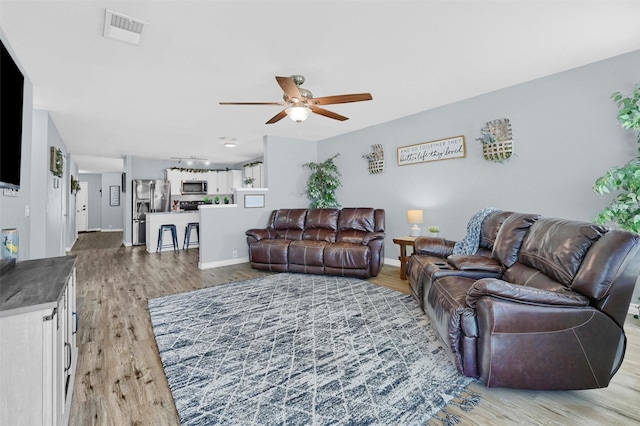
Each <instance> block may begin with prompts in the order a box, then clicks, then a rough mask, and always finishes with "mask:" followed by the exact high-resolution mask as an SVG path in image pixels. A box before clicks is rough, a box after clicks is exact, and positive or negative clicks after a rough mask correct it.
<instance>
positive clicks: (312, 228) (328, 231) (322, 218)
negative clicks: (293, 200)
mask: <svg viewBox="0 0 640 426" xmlns="http://www.w3.org/2000/svg"><path fill="white" fill-rule="evenodd" d="M339 217H340V209H310V210H309V211H308V212H307V220H306V222H305V225H304V232H303V234H302V239H303V240H314V241H326V242H328V243H333V242H335V241H336V233H337V231H338V218H339Z"/></svg>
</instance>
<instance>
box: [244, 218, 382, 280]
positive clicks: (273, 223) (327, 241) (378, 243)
mask: <svg viewBox="0 0 640 426" xmlns="http://www.w3.org/2000/svg"><path fill="white" fill-rule="evenodd" d="M384 219H385V215H384V210H381V209H373V208H343V209H280V210H274V211H273V212H272V213H271V215H270V217H269V221H268V223H267V227H266V228H263V229H250V230H248V231H246V235H247V244H248V245H249V261H250V264H251V267H252V268H254V269H260V270H266V271H278V272H287V271H288V272H301V273H311V274H326V275H340V276H354V277H361V278H369V277H375V276H377V275H378V273H379V272H380V267H381V264H382V259H383V258H384V256H383V253H384V237H385V233H384V226H385V223H384Z"/></svg>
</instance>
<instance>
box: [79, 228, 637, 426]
mask: <svg viewBox="0 0 640 426" xmlns="http://www.w3.org/2000/svg"><path fill="white" fill-rule="evenodd" d="M121 242H122V234H121V233H118V232H109V233H82V234H80V235H79V237H78V241H77V242H76V244H75V245H74V247H73V250H72V254H76V255H78V263H77V265H78V271H77V281H78V291H77V293H78V294H77V301H78V313H79V330H78V346H79V362H78V368H77V373H76V379H75V380H76V381H75V390H74V396H73V401H72V405H71V421H70V424H71V425H74V426H86V425H96V426H103V425H104V426H111V425H115V426H121V425H136V426H138V425H153V426H157V425H162V426H164V425H178V424H179V420H178V414H177V412H176V409H175V405H174V403H173V398H172V396H171V392H170V390H169V387H168V384H167V379H166V377H165V375H164V371H163V369H162V363H161V361H160V356H159V354H158V348H157V346H156V342H155V339H154V337H153V330H152V327H151V322H150V318H149V311H148V307H147V300H148V299H150V298H155V297H159V296H164V295H168V294H175V293H181V292H185V291H191V290H196V289H200V288H204V287H210V286H214V285H220V284H225V283H229V282H236V281H243V280H247V279H251V278H255V277H259V276H264V275H269V274H270V273H268V272H261V271H255V270H253V269H251V268H250V267H249V265H248V264H246V263H245V264H239V265H231V266H225V267H221V268H215V269H207V270H200V269H198V250H197V249H190V250H186V251H180V252H177V253H174V252H172V251H167V252H163V253H161V254H149V253H147V252H146V250H145V249H144V247H124V246H122V244H121ZM369 281H370V282H372V283H374V284H377V285H382V286H385V287H388V288H391V289H393V290H396V291H401V292H403V293H406V294H409V287H408V283H407V281H402V280H400V278H399V268H397V267H393V266H383V268H382V271H381V273H380V275H379V276H378V277H376V278H373V279H371V280H369ZM625 331H626V333H627V337H628V340H629V342H628V345H627V353H626V357H625V360H624V362H623V364H622V367H621V368H620V371H618V373H617V375H616V376H615V377H614V378H613V380H612V382H611V384H610V385H609V387H608V388H605V389H596V390H584V391H571V392H549V391H545V392H542V391H526V390H516V389H487V388H486V387H484V386H483V385H482V384H480V383H472V384H471V386H470V387H469V388H470V390H471V391H473V392H476V393H478V394H479V395H480V398H481V399H480V403H479V404H478V406H476V407H475V408H474V409H473V410H472V411H470V412H466V411H464V410H462V409H460V408H458V407H455V406H452V407H449V408H448V411H449V412H450V413H451V414H454V415H456V416H458V417H459V418H460V420H461V423H460V424H463V425H488V424H491V425H522V424H528V425H594V426H595V425H604V424H607V425H614V424H615V425H632V424H640V409H638V401H640V321H638V320H637V319H634V318H632V317H631V316H629V317H628V319H627V321H626V323H625ZM429 424H431V425H438V424H442V423H441V422H438V421H437V420H435V419H432V421H430V422H429Z"/></svg>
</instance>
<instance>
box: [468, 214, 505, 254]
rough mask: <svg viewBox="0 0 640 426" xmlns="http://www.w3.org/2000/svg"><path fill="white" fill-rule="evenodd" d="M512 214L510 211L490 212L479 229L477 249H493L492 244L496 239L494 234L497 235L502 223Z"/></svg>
mask: <svg viewBox="0 0 640 426" xmlns="http://www.w3.org/2000/svg"><path fill="white" fill-rule="evenodd" d="M512 214H513V213H512V212H503V211H497V212H494V213H491V214H490V215H489V216H487V217H486V218H485V219H484V221H483V222H482V228H481V230H480V242H479V245H478V248H479V249H488V250H489V251H491V250H492V249H493V244H494V243H495V241H496V236H497V235H498V231H499V230H500V227H501V226H502V223H503V222H504V221H505V219H506V218H508V217H509V216H511V215H512ZM476 254H481V253H476Z"/></svg>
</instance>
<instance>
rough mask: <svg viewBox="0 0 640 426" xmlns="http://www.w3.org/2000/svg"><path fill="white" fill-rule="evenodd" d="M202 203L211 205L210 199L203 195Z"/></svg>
mask: <svg viewBox="0 0 640 426" xmlns="http://www.w3.org/2000/svg"><path fill="white" fill-rule="evenodd" d="M203 201H204V203H205V204H211V197H209V196H208V195H205V196H204V198H203Z"/></svg>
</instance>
